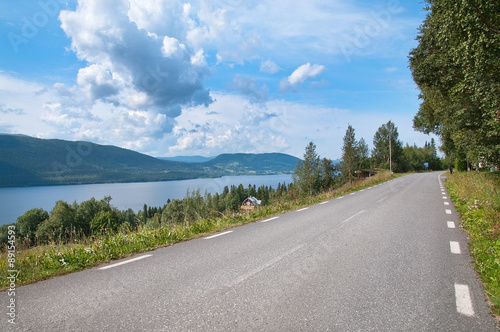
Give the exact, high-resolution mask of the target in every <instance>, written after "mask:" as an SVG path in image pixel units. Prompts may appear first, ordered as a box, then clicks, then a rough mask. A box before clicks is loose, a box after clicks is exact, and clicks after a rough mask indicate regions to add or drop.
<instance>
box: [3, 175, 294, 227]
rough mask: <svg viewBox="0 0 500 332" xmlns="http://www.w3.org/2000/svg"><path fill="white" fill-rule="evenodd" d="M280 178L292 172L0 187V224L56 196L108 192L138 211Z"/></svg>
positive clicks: (47, 205)
mask: <svg viewBox="0 0 500 332" xmlns="http://www.w3.org/2000/svg"><path fill="white" fill-rule="evenodd" d="M283 182H285V183H286V184H289V183H291V182H292V176H291V174H283V175H254V176H224V177H222V178H216V179H194V180H182V181H164V182H140V183H106V184H84V185H72V186H45V187H22V188H0V211H1V215H0V225H3V224H9V223H13V222H15V221H16V219H17V217H18V216H20V215H22V214H24V212H26V211H28V210H29V209H32V208H38V207H40V208H43V209H45V210H47V211H49V212H50V211H51V210H52V208H53V207H54V205H55V203H56V202H57V201H58V200H63V201H66V202H68V203H73V202H74V201H76V202H78V203H81V202H83V201H86V200H88V199H90V198H92V197H94V198H95V199H102V198H103V197H104V196H111V198H112V200H111V205H113V206H115V207H117V208H118V209H120V210H126V209H128V208H131V209H132V210H134V211H135V212H137V211H139V210H142V208H143V206H144V204H147V205H148V206H163V205H164V204H165V203H167V199H169V198H170V199H175V198H184V197H185V196H186V193H187V191H188V190H190V191H193V190H196V189H200V192H201V194H202V195H203V194H204V193H205V190H206V191H208V192H209V193H211V194H215V193H222V191H223V190H224V187H225V186H229V187H230V186H232V185H236V186H237V185H240V184H242V185H243V186H244V187H245V188H246V187H248V185H249V184H251V185H254V184H255V185H256V186H257V187H260V186H262V185H266V186H272V187H273V188H275V189H276V187H277V186H278V183H283Z"/></svg>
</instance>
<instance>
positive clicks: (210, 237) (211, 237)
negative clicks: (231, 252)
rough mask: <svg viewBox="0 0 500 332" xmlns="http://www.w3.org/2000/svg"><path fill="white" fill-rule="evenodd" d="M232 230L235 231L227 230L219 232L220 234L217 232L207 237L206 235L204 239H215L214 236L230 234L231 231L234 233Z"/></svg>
mask: <svg viewBox="0 0 500 332" xmlns="http://www.w3.org/2000/svg"><path fill="white" fill-rule="evenodd" d="M232 232H233V231H227V232H224V233H219V234H215V235H211V236H207V237H205V238H204V239H205V240H210V239H213V238H214V237H218V236H222V235H226V234H229V233H232Z"/></svg>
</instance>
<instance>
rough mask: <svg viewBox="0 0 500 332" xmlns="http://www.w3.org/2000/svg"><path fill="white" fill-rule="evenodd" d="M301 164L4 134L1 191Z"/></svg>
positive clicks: (269, 170)
mask: <svg viewBox="0 0 500 332" xmlns="http://www.w3.org/2000/svg"><path fill="white" fill-rule="evenodd" d="M298 160H299V159H298V158H296V157H293V156H290V155H287V154H282V153H262V154H244V153H237V154H221V155H219V156H217V157H213V158H207V157H198V156H197V157H174V158H154V157H151V156H148V155H145V154H141V153H138V152H135V151H131V150H127V149H122V148H119V147H116V146H111V145H99V144H94V143H90V142H84V141H77V142H73V141H64V140H58V139H39V138H33V137H29V136H24V135H6V134H0V187H21V186H40V185H63V184H90V183H111V182H149V181H166V180H184V179H196V178H210V177H220V176H224V175H264V174H287V173H291V172H292V171H294V170H295V167H296V165H297V161H298Z"/></svg>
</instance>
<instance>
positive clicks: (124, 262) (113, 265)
mask: <svg viewBox="0 0 500 332" xmlns="http://www.w3.org/2000/svg"><path fill="white" fill-rule="evenodd" d="M151 256H153V255H143V256H139V257H135V258H132V259H128V260H126V261H122V262H118V263H115V264H111V265H107V266H103V267H100V268H99V270H107V269H111V268H113V267H117V266H120V265H124V264H128V263H132V262H135V261H138V260H141V259H143V258H148V257H151Z"/></svg>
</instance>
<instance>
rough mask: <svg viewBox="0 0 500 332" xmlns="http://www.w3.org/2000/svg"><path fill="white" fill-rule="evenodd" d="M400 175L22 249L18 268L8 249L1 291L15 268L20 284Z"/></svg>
mask: <svg viewBox="0 0 500 332" xmlns="http://www.w3.org/2000/svg"><path fill="white" fill-rule="evenodd" d="M399 176H401V175H390V174H389V172H381V173H379V174H377V175H376V176H374V177H372V178H369V179H366V180H363V181H358V182H355V183H353V184H348V185H345V186H343V187H342V188H340V189H337V190H333V191H329V192H325V193H321V194H319V195H316V196H313V197H296V198H294V197H288V196H286V197H283V198H282V199H280V200H279V201H276V202H274V203H273V204H270V205H267V206H264V207H261V208H260V209H258V210H257V211H254V212H252V213H249V214H246V213H235V214H230V215H224V216H221V217H220V218H216V219H210V220H199V221H197V222H195V223H192V224H189V225H175V226H171V227H161V228H156V229H149V228H146V227H145V226H141V227H140V228H139V229H138V230H137V231H131V232H125V231H122V232H119V233H117V234H110V235H104V236H101V237H99V238H86V239H83V240H80V241H76V242H74V243H68V244H56V243H53V244H51V245H45V246H38V247H35V248H31V249H24V250H19V251H16V252H15V266H14V268H12V267H11V266H10V263H9V259H8V254H7V253H6V252H4V253H2V254H1V256H0V290H5V289H8V288H9V285H10V283H11V281H12V280H11V279H7V278H8V277H9V276H10V275H11V272H9V271H12V270H15V271H16V272H17V277H16V280H15V285H16V287H19V286H21V285H26V284H30V283H34V282H37V281H41V280H45V279H49V278H52V277H55V276H60V275H64V274H68V273H71V272H76V271H81V270H83V269H86V268H90V267H94V266H97V265H100V264H103V263H106V262H110V261H112V260H115V259H120V258H125V257H128V256H131V255H133V254H137V253H142V252H147V251H151V250H155V249H157V248H160V247H164V246H168V245H172V244H175V243H178V242H181V241H186V240H190V239H194V238H197V237H202V236H206V235H207V234H210V233H213V232H218V231H222V230H225V229H229V228H233V227H236V226H240V225H243V224H246V223H250V222H255V221H257V220H260V219H263V218H267V217H270V216H273V215H277V214H281V213H284V212H286V211H290V210H294V209H298V208H301V207H304V206H308V205H312V204H316V203H319V202H322V201H325V200H328V199H332V198H334V197H338V196H342V195H346V194H348V193H351V192H354V191H358V190H361V189H364V188H368V187H370V186H374V185H376V184H379V183H382V182H385V181H388V180H391V179H393V178H395V177H399Z"/></svg>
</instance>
